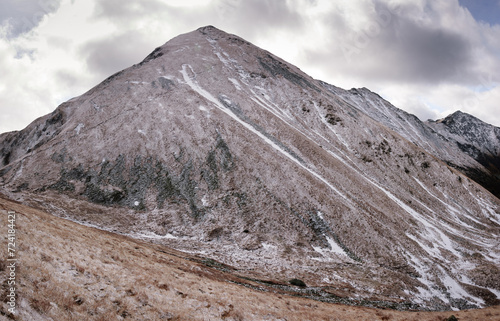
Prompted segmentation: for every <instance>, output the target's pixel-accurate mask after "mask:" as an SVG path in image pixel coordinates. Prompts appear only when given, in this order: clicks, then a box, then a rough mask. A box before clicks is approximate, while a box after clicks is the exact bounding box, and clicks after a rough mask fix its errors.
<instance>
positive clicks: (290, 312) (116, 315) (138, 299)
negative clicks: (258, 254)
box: [0, 194, 500, 321]
mask: <svg viewBox="0 0 500 321" xmlns="http://www.w3.org/2000/svg"><path fill="white" fill-rule="evenodd" d="M8 211H11V212H15V213H16V226H17V233H18V234H17V236H18V240H19V241H20V242H19V250H20V252H19V256H18V267H19V269H18V270H17V272H18V273H17V275H16V282H17V283H16V285H17V290H16V291H17V294H18V299H17V309H16V313H15V314H11V313H10V312H9V308H10V306H9V305H8V304H7V303H6V302H8V300H6V297H7V296H8V295H9V294H10V290H9V288H8V287H7V286H6V285H7V282H6V280H7V279H8V278H9V277H10V276H9V272H10V270H9V268H8V265H9V264H10V263H9V262H6V261H4V258H6V257H7V239H5V238H2V239H1V240H0V254H1V255H0V283H2V284H3V285H4V286H2V287H0V320H2V321H3V320H37V321H41V320H58V321H65V320H89V321H90V320H96V321H102V320H207V319H209V320H283V319H286V320H300V321H302V320H332V316H334V319H336V320H338V319H341V320H346V321H349V320H406V321H407V320H415V321H417V320H418V321H423V320H429V321H435V320H446V319H448V318H450V317H451V316H452V315H453V316H455V317H457V318H458V319H459V320H493V319H498V318H499V317H500V306H495V307H490V308H486V309H477V310H467V311H458V312H450V311H448V312H415V311H413V312H411V311H403V312H402V311H394V310H392V311H391V310H381V309H374V308H370V307H367V306H366V305H370V303H371V302H364V305H365V306H362V307H358V306H348V305H341V304H331V303H329V302H328V300H331V299H335V298H336V296H335V294H334V293H335V291H336V290H335V289H334V288H331V287H325V288H323V289H318V288H309V287H299V286H294V285H291V284H290V282H289V281H290V280H286V279H285V280H266V279H263V280H260V279H258V278H257V279H256V276H254V277H253V278H248V277H245V276H240V273H242V272H243V273H245V272H246V271H238V270H235V269H233V268H231V267H229V266H224V265H223V264H220V263H219V262H216V261H214V260H210V259H206V258H203V257H199V256H194V255H190V254H186V253H182V252H178V251H175V250H172V249H169V248H167V247H165V246H160V245H155V244H151V243H149V242H144V241H140V240H135V239H132V238H130V237H125V236H122V235H117V234H114V233H109V232H105V231H102V230H99V229H95V228H92V227H87V226H83V225H80V224H76V223H73V222H70V221H68V220H64V219H61V218H58V217H56V216H54V215H51V214H49V213H45V212H42V211H39V210H36V209H33V208H30V207H28V206H25V205H22V204H19V203H15V202H12V201H9V200H6V199H4V198H3V196H2V195H1V194H0V213H1V215H2V217H3V216H4V215H5V216H7V212H8ZM318 292H319V293H322V294H323V296H321V297H316V298H315V299H316V300H314V301H313V300H311V299H310V298H308V297H309V296H310V295H311V294H316V293H318ZM7 298H8V297H7ZM337 299H338V298H337Z"/></svg>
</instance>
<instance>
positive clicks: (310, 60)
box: [0, 0, 500, 132]
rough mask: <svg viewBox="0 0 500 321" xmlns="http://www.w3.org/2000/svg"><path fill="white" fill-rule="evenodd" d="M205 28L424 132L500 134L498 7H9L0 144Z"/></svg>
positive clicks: (177, 0) (376, 2)
mask: <svg viewBox="0 0 500 321" xmlns="http://www.w3.org/2000/svg"><path fill="white" fill-rule="evenodd" d="M204 25H214V26H216V27H218V28H220V29H222V30H225V31H227V32H229V33H233V34H237V35H239V36H241V37H243V38H245V39H247V40H248V41H250V42H252V43H254V44H255V45H258V46H260V47H262V48H264V49H267V50H269V51H271V52H273V53H274V54H276V55H278V56H280V57H282V58H283V59H285V60H287V61H289V62H291V63H293V64H295V65H296V66H298V67H299V68H301V69H302V70H303V71H305V72H307V73H308V74H310V75H311V76H313V77H315V78H318V79H321V80H324V81H327V82H329V83H331V84H334V85H336V86H340V87H342V88H346V89H349V88H352V87H367V88H369V89H370V90H372V91H375V92H377V93H379V94H380V95H382V96H383V97H384V98H386V99H388V100H389V101H391V102H392V103H393V104H394V105H395V106H396V107H399V108H401V109H404V110H406V111H408V112H411V113H413V114H415V115H417V116H418V117H419V118H420V119H422V120H427V119H438V118H442V117H444V116H446V115H448V114H450V113H452V112H454V111H456V110H462V111H464V112H467V113H470V114H473V115H475V116H476V117H479V118H481V119H482V120H484V121H486V122H488V123H490V124H494V125H496V126H500V0H212V1H196V0H141V1H139V0H137V1H136V0H128V1H123V0H1V2H0V77H1V78H0V132H5V131H10V130H19V129H22V128H24V127H25V126H27V125H28V124H29V123H30V122H31V121H33V120H34V119H35V118H37V117H39V116H42V115H44V114H47V113H49V112H51V111H52V110H54V109H55V108H56V107H57V106H58V105H59V104H60V103H62V102H64V101H66V100H68V99H70V98H72V97H74V96H78V95H80V94H82V93H84V92H85V91H87V90H88V89H90V88H91V87H93V86H95V85H96V84H98V83H99V82H100V81H102V80H103V79H105V78H106V77H107V76H109V75H111V74H112V73H114V72H116V71H119V70H121V69H124V68H126V67H129V66H130V65H132V64H135V63H138V62H139V61H141V60H142V59H143V58H144V57H145V56H147V55H148V54H149V53H150V52H151V51H152V50H153V49H154V48H155V47H158V46H160V45H162V44H163V43H165V42H166V41H168V40H169V39H171V38H173V37H175V36H176V35H178V34H181V33H186V32H190V31H192V30H194V29H196V28H198V27H201V26H204Z"/></svg>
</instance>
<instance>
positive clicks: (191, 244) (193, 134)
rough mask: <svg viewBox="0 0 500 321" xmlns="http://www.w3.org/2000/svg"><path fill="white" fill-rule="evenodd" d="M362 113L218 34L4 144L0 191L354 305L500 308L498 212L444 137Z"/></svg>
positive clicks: (143, 66) (203, 31)
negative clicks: (327, 292) (323, 290)
mask: <svg viewBox="0 0 500 321" xmlns="http://www.w3.org/2000/svg"><path fill="white" fill-rule="evenodd" d="M361 105H363V104H358V105H356V104H354V103H353V100H352V99H351V100H349V99H347V98H346V96H345V95H343V94H342V93H339V92H336V90H335V88H334V87H332V86H329V85H326V84H324V83H323V82H320V81H317V80H314V79H312V78H311V77H309V76H308V75H306V74H304V73H303V72H302V71H300V70H299V69H298V68H296V67H295V66H292V65H290V64H288V63H286V62H285V61H283V60H281V59H280V58H278V57H276V56H274V55H272V54H271V53H269V52H267V51H265V50H262V49H260V48H258V47H256V46H254V45H252V44H250V43H248V42H247V41H245V40H243V39H241V38H239V37H237V36H234V35H230V34H227V33H225V32H223V31H220V30H218V29H216V28H214V27H210V26H209V27H203V28H200V29H198V30H196V31H193V32H190V33H188V34H184V35H181V36H178V37H176V38H174V39H172V40H170V41H169V42H167V43H166V44H165V45H163V46H161V47H159V48H157V49H155V50H154V51H153V52H152V53H151V54H150V55H149V56H148V57H146V58H145V59H144V60H143V61H142V62H140V63H139V64H137V65H134V66H132V67H130V68H128V69H125V70H123V71H121V72H119V73H117V74H115V75H113V76H111V77H109V78H108V79H106V80H105V81H103V82H102V83H101V84H99V85H98V86H96V87H95V88H93V89H91V90H90V91H88V92H87V93H85V94H83V95H81V96H79V97H76V98H73V99H71V100H69V101H68V102H66V103H64V104H62V105H61V106H59V107H58V108H57V109H56V110H55V111H54V112H53V113H52V114H50V115H47V116H45V117H42V118H40V119H38V120H36V121H34V122H33V123H32V124H31V125H29V126H28V127H27V128H25V129H24V130H22V131H20V132H13V133H6V134H3V135H1V136H0V151H1V159H2V168H1V169H0V177H1V182H0V183H1V184H2V187H3V189H4V190H5V192H6V193H8V195H9V197H11V198H13V199H16V200H19V201H21V202H24V203H26V204H30V205H33V206H38V207H43V208H45V209H47V210H50V211H51V212H52V213H55V214H57V215H59V216H62V217H65V218H68V219H71V220H75V221H78V222H82V223H84V224H89V225H95V226H99V227H100V228H103V229H106V230H109V231H114V232H118V233H122V234H127V235H131V236H133V237H136V238H143V239H147V240H150V241H152V242H158V243H162V244H167V245H170V246H172V247H174V248H176V249H179V250H183V251H185V252H190V253H198V254H201V255H204V256H206V257H210V258H212V259H217V260H220V261H221V262H223V263H225V264H229V265H231V266H234V267H235V268H236V269H239V270H245V271H248V273H254V272H255V273H257V272H258V273H259V274H260V275H261V276H263V277H266V278H268V279H290V278H299V279H301V280H304V281H305V282H306V284H308V285H311V286H316V287H326V286H328V287H332V288H335V289H337V290H336V292H335V293H336V294H335V295H337V296H339V297H345V298H356V299H359V300H370V301H372V302H373V301H378V302H385V303H384V304H389V305H391V306H393V307H396V308H400V309H405V308H412V309H418V308H423V309H451V308H453V309H467V308H472V307H482V306H487V305H492V304H497V303H498V302H499V301H498V300H499V298H500V283H499V281H498V280H500V247H499V245H500V241H499V234H500V233H499V232H500V200H499V199H498V198H496V197H495V196H493V195H492V194H491V193H489V192H488V191H487V190H485V189H484V188H483V187H481V186H480V185H478V184H477V183H475V182H474V181H473V180H470V179H469V178H468V177H466V176H465V175H463V174H462V173H460V172H458V171H456V170H455V169H453V168H451V167H449V166H448V165H447V164H446V163H445V162H443V161H441V159H444V158H442V157H439V155H438V154H436V151H439V150H440V149H447V148H448V147H449V146H448V145H440V144H441V142H439V141H433V140H432V138H433V137H434V136H432V135H434V134H432V131H431V130H430V129H429V132H430V134H429V137H430V138H429V139H428V141H427V142H426V138H425V136H424V137H418V135H417V134H414V136H413V137H417V138H418V139H421V141H419V140H417V141H416V142H414V141H413V139H410V140H409V139H408V138H409V137H408V136H405V134H404V133H405V132H404V131H403V132H401V131H399V130H397V128H392V127H391V126H388V125H387V123H384V122H383V121H380V120H379V119H376V118H375V117H374V116H373V113H368V112H366V110H363V107H360V106H361ZM381 115H382V116H383V113H381ZM387 115H388V114H387ZM408 119H411V117H409V118H408ZM415 124H417V123H416V122H415ZM415 126H417V125H415ZM422 126H424V125H422ZM400 127H401V128H405V127H406V125H404V124H401V126H400ZM422 128H425V130H427V127H422ZM429 128H430V127H429ZM406 130H407V131H408V129H406ZM418 132H420V131H419V130H416V133H418ZM493 144H494V142H493ZM450 146H451V145H450ZM433 148H434V149H433ZM447 153H448V154H449V156H450V157H451V158H452V159H453V160H454V161H456V162H459V163H460V164H470V166H476V165H477V161H476V160H474V159H473V158H472V157H470V156H468V155H466V154H464V153H463V152H460V151H459V150H457V149H454V148H451V147H449V150H447Z"/></svg>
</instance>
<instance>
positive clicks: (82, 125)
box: [74, 123, 85, 135]
mask: <svg viewBox="0 0 500 321" xmlns="http://www.w3.org/2000/svg"><path fill="white" fill-rule="evenodd" d="M84 127H85V124H83V123H79V124H78V125H77V126H76V127H75V129H74V130H75V132H76V134H77V135H80V130H82V128H84Z"/></svg>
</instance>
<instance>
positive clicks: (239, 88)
mask: <svg viewBox="0 0 500 321" xmlns="http://www.w3.org/2000/svg"><path fill="white" fill-rule="evenodd" d="M227 79H229V81H230V82H232V83H233V85H234V87H235V88H236V89H237V90H241V86H240V83H239V82H238V80H236V79H234V78H227Z"/></svg>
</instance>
